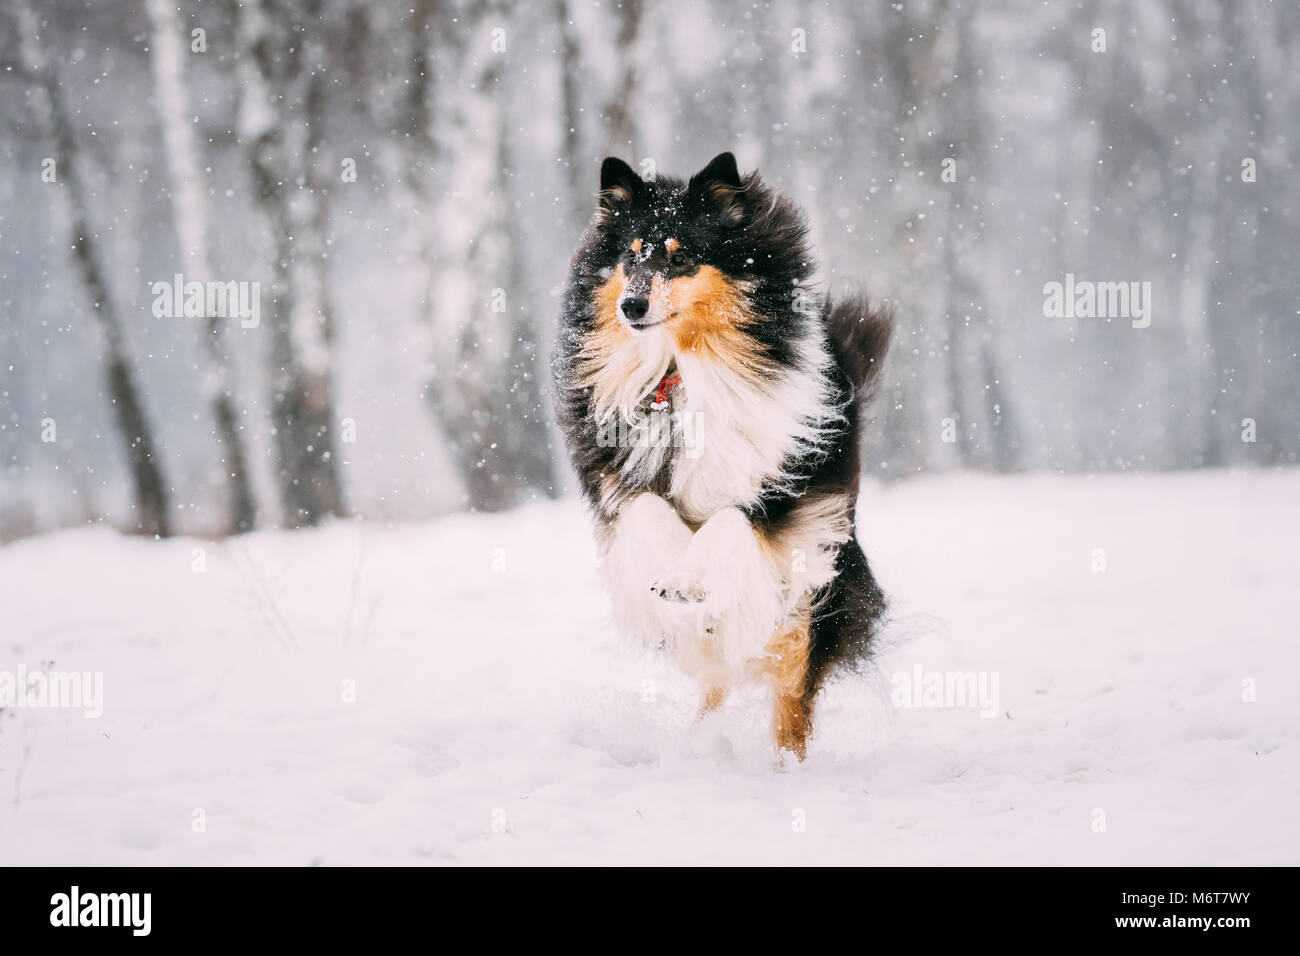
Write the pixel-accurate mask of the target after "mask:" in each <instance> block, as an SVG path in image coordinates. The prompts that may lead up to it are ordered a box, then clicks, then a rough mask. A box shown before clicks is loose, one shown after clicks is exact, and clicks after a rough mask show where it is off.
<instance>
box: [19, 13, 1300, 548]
mask: <svg viewBox="0 0 1300 956" xmlns="http://www.w3.org/2000/svg"><path fill="white" fill-rule="evenodd" d="M1298 41H1300V5H1297V4H1296V3H1294V2H1290V0H1287V2H1266V0H1243V2H1228V0H1199V2H1198V0H1186V2H1174V0H1147V2H1143V3H1125V2H1121V0H1079V2H1077V3H1062V4H1055V3H1023V2H1010V0H992V2H985V3H978V4H976V3H974V2H963V0H905V2H898V3H883V2H882V3H874V2H871V3H862V2H851V0H831V2H821V3H811V2H786V3H775V2H755V3H746V4H737V3H725V2H722V0H675V2H671V3H669V2H666V0H622V2H615V0H605V2H591V0H544V2H531V3H525V2H522V0H518V2H515V0H488V2H480V3H468V2H453V0H404V2H401V3H397V2H393V3H388V2H367V0H275V2H269V0H248V2H244V3H236V2H233V0H202V2H199V0H179V2H178V0H130V2H91V0H77V2H72V0H43V2H38V0H0V156H3V164H0V540H3V539H9V538H13V537H16V536H19V535H24V534H31V533H35V532H38V531H41V530H46V529H51V528H56V527H60V526H64V525H69V524H74V523H78V522H83V521H87V520H107V521H110V522H111V523H113V524H115V525H117V526H119V527H122V528H129V529H137V530H141V531H144V532H147V533H177V532H187V533H197V534H222V533H226V532H229V531H231V530H235V529H244V528H249V527H254V526H273V525H277V524H278V525H284V526H299V525H306V524H314V523H317V522H319V521H321V520H323V519H325V518H327V517H329V516H330V515H365V516H371V517H376V518H379V519H385V520H387V519H401V518H411V517H421V516H427V515H432V514H438V513H443V512H447V511H455V510H466V509H479V510H499V509H502V508H506V507H510V506H512V505H514V504H516V503H520V502H523V501H526V500H529V499H531V498H533V497H537V496H554V495H562V494H565V493H567V492H568V486H569V484H570V481H569V477H568V470H567V465H566V464H565V462H564V457H563V451H562V448H561V447H560V444H559V442H558V440H557V436H556V434H555V433H554V430H553V427H552V425H551V415H550V410H549V401H548V398H547V395H546V390H547V387H548V376H547V373H546V357H547V355H548V353H549V347H550V340H551V337H552V334H553V330H554V325H555V319H556V312H557V309H558V298H557V295H558V290H559V288H560V286H561V284H562V283H563V281H564V276H565V272H566V268H567V260H568V256H569V254H570V251H571V250H572V249H573V248H574V247H575V246H576V243H577V238H578V235H579V233H580V230H581V229H582V227H583V224H584V223H585V221H586V219H587V217H588V215H589V211H590V209H591V206H592V202H593V194H594V191H595V188H596V182H597V170H598V166H599V161H600V159H601V157H603V156H604V155H606V154H611V153H612V154H616V155H619V156H621V157H623V158H625V159H627V160H629V161H631V162H633V163H634V165H641V164H642V163H643V162H645V161H646V160H650V161H652V162H653V164H654V166H655V167H656V168H657V169H658V170H659V171H661V172H664V173H670V174H676V175H689V174H690V173H691V172H693V171H695V170H697V169H698V168H699V167H701V166H702V165H703V164H704V163H705V162H706V161H707V160H708V159H709V158H711V157H712V156H713V155H714V154H716V153H718V152H720V151H722V150H725V149H731V150H734V151H735V153H736V154H737V156H738V158H739V160H740V162H741V165H742V168H745V169H750V168H754V167H757V168H759V169H760V171H761V172H762V173H763V175H764V176H765V177H766V178H767V179H768V180H769V181H770V182H772V183H774V184H776V185H778V186H780V187H782V188H784V189H786V190H787V191H788V192H789V193H791V194H792V195H793V197H794V198H795V199H796V200H797V201H798V202H799V203H800V204H801V205H802V206H803V207H804V208H805V209H806V210H807V211H808V213H809V216H810V220H811V223H812V230H813V238H814V242H815V248H816V250H817V252H818V254H819V256H820V259H821V264H822V271H821V275H822V281H823V284H824V286H825V287H826V288H828V289H830V290H831V291H832V292H833V291H834V290H836V289H844V288H848V287H851V286H860V287H862V288H865V289H866V290H868V291H869V292H871V293H872V294H873V295H874V296H876V297H879V298H886V299H889V300H890V301H891V302H892V303H893V304H894V305H895V307H896V308H897V312H898V318H899V322H900V331H899V334H898V336H897V338H896V341H895V346H894V350H893V353H892V356H891V364H890V366H889V369H888V374H887V376H886V383H885V387H884V388H883V389H882V393H881V395H880V398H879V399H878V401H877V403H876V405H875V407H874V413H875V415H876V418H877V424H876V427H875V428H874V430H873V434H872V439H871V441H870V443H869V446H868V448H867V449H866V467H867V469H868V474H870V475H873V476H876V477H878V478H881V479H898V478H903V477H905V476H908V475H912V474H916V473H918V472H925V471H929V470H934V469H948V468H957V467H965V468H978V469H992V470H1001V471H1012V470H1021V469H1046V470H1059V471H1100V470H1151V469H1172V468H1190V467H1203V466H1226V465H1238V464H1244V463H1253V464H1257V465H1272V464H1281V463H1292V462H1295V461H1296V458H1297V453H1300V388H1297V382H1298V381H1300V376H1298V375H1297V372H1298V371H1300V361H1298V359H1297V354H1298V351H1300V315H1298V313H1297V310H1298V308H1300V306H1298V305H1297V302H1298V300H1300V268H1297V250H1298V249H1300V242H1298V241H1297V240H1300V218H1298V217H1297V215H1296V213H1297V209H1298V207H1300V180H1298V179H1297V176H1296V169H1295V163H1296V156H1297V149H1296V141H1295V140H1296V136H1297V133H1300V75H1298V73H1297V66H1296V64H1297V62H1300V57H1298V56H1297V53H1298V50H1297V43H1298ZM51 161H52V162H51ZM948 161H951V162H948ZM176 273H182V274H184V276H185V277H186V279H187V280H195V279H196V280H199V281H208V280H214V281H220V282H230V281H234V282H249V283H251V282H259V283H260V284H261V299H260V302H261V310H260V323H259V324H258V325H257V326H256V327H253V328H246V327H244V326H243V324H242V323H241V322H240V321H239V320H237V319H229V318H196V317H190V318H185V317H170V316H162V317H159V316H157V315H155V314H154V311H153V304H154V293H153V292H152V291H151V288H152V286H153V284H154V283H155V282H170V281H171V279H172V277H173V276H174V275H175V274H176ZM1066 273H1072V274H1074V275H1075V276H1076V277H1078V278H1079V279H1088V280H1095V281H1123V282H1128V281H1138V282H1150V283H1151V288H1152V295H1153V302H1152V311H1151V324H1150V326H1149V327H1148V328H1134V327H1133V325H1132V323H1131V322H1130V321H1128V320H1127V319H1118V320H1110V321H1108V320H1106V319H1103V318H1049V317H1047V316H1045V314H1044V307H1043V301H1044V293H1043V287H1044V284H1045V283H1048V282H1052V281H1063V279H1064V276H1065V274H1066Z"/></svg>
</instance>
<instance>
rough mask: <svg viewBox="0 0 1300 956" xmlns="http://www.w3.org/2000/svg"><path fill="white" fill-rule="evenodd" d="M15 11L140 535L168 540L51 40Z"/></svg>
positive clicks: (18, 7)
mask: <svg viewBox="0 0 1300 956" xmlns="http://www.w3.org/2000/svg"><path fill="white" fill-rule="evenodd" d="M14 12H15V14H16V21H17V27H18V33H19V46H20V51H21V54H22V67H23V69H24V71H25V72H26V74H27V76H28V77H29V78H30V81H31V90H32V97H31V102H32V106H33V109H34V111H35V113H36V115H37V118H38V121H40V122H41V123H42V124H43V125H44V126H45V127H46V129H47V131H48V133H49V136H50V139H51V142H52V143H53V146H54V153H55V156H54V159H55V160H56V167H55V168H56V170H57V176H58V180H57V181H59V182H61V183H62V184H63V194H64V196H65V197H66V198H67V235H68V247H69V248H70V249H71V251H72V260H73V264H74V266H75V268H76V272H77V275H78V278H79V279H80V281H81V285H82V287H83V289H84V290H85V293H86V298H87V301H88V304H89V306H90V313H91V315H92V316H93V317H94V321H95V327H96V328H97V329H98V331H99V335H100V340H101V343H102V346H103V358H104V373H105V379H106V382H107V386H108V399H109V401H110V403H111V404H112V406H113V415H114V419H115V421H116V423H117V428H118V433H119V434H120V435H121V437H122V441H123V443H124V445H125V452H126V460H127V465H128V469H129V472H130V475H131V482H132V487H133V491H134V517H135V520H134V526H135V528H136V530H137V531H139V532H140V533H142V534H149V535H158V536H166V535H168V534H170V531H171V516H170V514H169V510H168V509H169V489H168V486H167V483H166V481H165V480H164V478H163V473H162V465H161V462H160V458H159V453H158V448H157V445H156V443H155V439H154V432H153V427H152V425H151V423H150V420H149V416H148V415H147V414H146V412H145V407H144V401H143V399H142V397H141V393H140V388H139V384H138V382H137V379H136V376H137V373H136V370H135V368H134V364H133V362H132V360H131V355H130V348H129V346H128V344H127V338H126V330H125V328H124V327H123V324H122V320H121V316H120V315H119V313H118V310H117V307H116V304H115V301H114V298H113V292H112V289H111V288H110V287H109V283H108V279H107V276H106V274H105V271H104V252H103V250H102V249H101V248H100V245H99V242H98V239H97V236H96V233H95V231H94V229H93V228H92V227H91V225H90V220H89V216H90V214H89V209H88V205H87V199H86V190H85V187H84V184H83V181H82V172H81V168H80V167H81V163H82V157H81V149H80V146H79V144H78V142H77V137H76V135H75V133H74V132H73V127H72V120H71V118H70V116H69V114H68V109H67V105H66V103H65V102H64V98H63V89H62V86H61V84H60V82H59V78H58V76H57V75H56V72H55V66H54V64H53V59H52V57H51V55H50V44H49V40H48V35H47V33H46V31H45V29H44V27H43V26H42V25H41V24H40V23H39V22H38V20H37V17H36V14H35V12H34V11H33V10H32V8H31V5H30V3H29V0H15V6H14Z"/></svg>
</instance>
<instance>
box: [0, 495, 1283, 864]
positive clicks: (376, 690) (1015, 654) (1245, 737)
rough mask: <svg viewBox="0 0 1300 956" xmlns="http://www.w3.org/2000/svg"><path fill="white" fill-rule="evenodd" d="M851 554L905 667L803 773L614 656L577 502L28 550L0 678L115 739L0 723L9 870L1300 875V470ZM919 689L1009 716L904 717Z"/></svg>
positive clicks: (37, 723) (974, 518)
mask: <svg viewBox="0 0 1300 956" xmlns="http://www.w3.org/2000/svg"><path fill="white" fill-rule="evenodd" d="M858 524H859V534H860V536H861V537H862V540H863V542H864V544H865V546H866V549H867V552H868V554H869V556H870V558H871V560H872V562H873V564H874V566H875V568H876V570H877V573H878V575H879V576H880V577H881V579H882V581H883V583H884V585H885V586H886V588H887V589H888V590H889V591H890V593H891V594H892V596H893V602H894V609H893V623H892V624H891V626H890V629H889V631H888V635H887V638H888V640H887V646H886V647H884V649H883V650H882V652H881V654H880V657H879V660H878V664H877V671H876V674H875V676H874V677H870V678H866V679H864V678H851V679H846V680H842V681H840V682H837V683H836V684H834V685H833V686H832V687H831V688H830V690H829V691H828V692H827V693H826V694H825V696H824V698H823V700H822V703H821V707H820V713H819V715H818V722H817V734H816V736H815V737H814V739H813V742H812V745H811V748H810V753H809V758H808V761H807V762H806V763H805V764H803V765H793V764H792V763H787V765H786V766H785V767H783V768H778V767H777V766H776V764H775V761H774V759H773V756H772V753H771V751H770V750H769V749H768V744H767V737H766V725H767V713H768V712H767V706H766V702H765V701H763V700H761V699H760V698H758V697H757V696H755V695H750V696H748V697H744V696H741V695H733V697H732V699H731V700H730V701H729V702H728V705H727V706H726V707H725V708H724V709H723V711H722V712H720V713H719V714H717V715H715V716H713V717H710V718H709V719H707V720H706V721H704V722H703V723H702V724H698V725H695V724H693V717H694V711H695V705H696V700H695V696H694V689H693V687H692V686H691V685H690V684H689V683H688V682H687V681H685V680H684V679H683V678H681V677H680V676H678V675H676V674H675V673H674V672H673V671H672V669H671V667H670V666H669V664H668V662H667V661H665V660H663V659H661V658H658V657H654V656H645V655H642V654H640V653H638V652H635V651H633V650H631V649H628V648H626V647H624V646H622V645H621V644H620V643H619V641H618V639H617V638H616V637H615V635H614V634H613V632H612V631H611V629H610V627H609V625H608V623H607V618H608V611H609V606H608V602H607V600H606V598H605V596H604V595H603V593H601V592H600V590H599V588H598V585H597V580H596V575H595V572H594V567H593V561H594V549H593V546H592V543H591V536H590V530H589V527H588V524H587V521H586V519H585V516H584V515H583V513H582V511H581V508H580V507H579V505H578V504H577V503H576V502H574V501H565V502H556V503H542V504H537V505H533V506H530V507H528V508H525V509H523V510H520V511H516V512H513V513H510V514H504V515H494V516H486V517H472V516H457V517H450V518H446V519H443V520H440V521H436V522H432V523H426V524H420V525H405V526H397V527H393V528H384V527H380V526H376V525H368V524H357V523H351V522H340V523H337V524H335V525H333V526H331V527H328V528H324V529H320V530H316V531H308V532H299V533H292V534H288V533H277V532H261V533H257V534H254V535H251V536H249V537H246V538H243V539H239V540H236V541H232V542H226V543H220V544H210V543H204V542H198V541H194V540H173V541H168V542H165V543H156V542H150V541H144V540H139V539H132V538H125V537H122V536H120V535H117V534H115V533H113V532H110V531H108V530H104V529H99V528H95V529H85V530H76V531H70V532H63V533H59V534H53V535H48V536H45V537H41V538H36V539H31V540H26V541H21V542H18V543H15V544H12V545H10V546H8V547H5V548H3V549H0V626H2V628H3V629H2V631H0V671H4V670H8V671H11V672H12V671H15V670H16V668H17V667H18V666H19V665H20V664H23V665H26V666H27V667H29V668H33V669H35V668H38V667H40V666H41V663H42V662H51V661H52V662H53V663H52V665H47V666H52V667H53V669H54V670H56V671H60V670H77V671H102V672H103V674H104V705H105V712H104V715H103V717H101V718H100V719H98V720H95V719H86V718H84V717H82V716H81V714H80V712H73V711H66V710H57V711H55V710H34V709H17V710H14V709H10V710H9V711H7V712H5V713H3V714H0V864H54V863H64V864H133V863H141V864H144V863H152V864H203V865H210V864H233V863H281V864H308V863H321V864H325V865H331V864H349V863H411V864H421V863H588V862H597V863H694V862H699V863H705V862H710V863H711V862H729V863H781V864H798V863H867V864H877V863H884V864H893V863H906V864H919V863H949V864H962V863H1048V864H1057V863H1084V864H1102V863H1119V864H1136V863H1143V864H1259V863H1270V864H1280V863H1289V864H1296V863H1300V825H1298V824H1297V822H1296V819H1297V814H1296V812H1295V809H1296V799H1297V794H1300V757H1298V754H1300V751H1298V749H1297V742H1298V741H1297V736H1298V735H1300V726H1298V721H1297V715H1298V714H1300V703H1298V700H1297V695H1296V693H1295V690H1294V686H1293V685H1294V682H1295V677H1294V674H1295V671H1296V670H1297V667H1298V665H1300V649H1298V648H1297V642H1296V626H1297V625H1296V622H1297V621H1300V591H1298V589H1297V572H1298V571H1300V562H1298V561H1297V543H1298V542H1300V470H1290V471H1286V472H1281V473H1261V472H1240V473H1237V472H1217V473H1207V472H1202V473H1186V474H1168V475H1146V476H1120V475H1108V476H1100V477H1070V478H1059V477H1054V476H1047V475H1031V476H1023V477H1016V478H998V477H987V476H965V475H963V476H949V477H941V478H922V479H918V480H915V481H911V482H907V483H903V484H899V485H891V486H872V487H869V488H868V489H867V490H866V492H865V493H864V497H863V501H862V507H861V513H860V515H859V522H858ZM196 548H202V549H203V551H204V554H203V559H204V561H205V562H206V570H204V571H202V572H196V571H195V570H194V566H195V560H196V555H195V549H196ZM1095 549H1103V550H1104V560H1105V570H1104V571H1100V572H1098V571H1095V570H1094V567H1095V566H1096V565H1097V564H1098V562H1099V560H1100V556H1099V555H1098V553H1097V552H1096V551H1095ZM916 665H920V666H921V667H922V668H923V669H924V670H926V671H962V672H964V671H974V672H991V673H996V675H997V678H998V685H997V686H998V695H999V699H998V707H997V716H996V717H994V718H992V719H985V718H982V717H981V716H980V715H979V712H978V711H977V710H975V709H948V710H939V709H927V708H916V709H896V708H895V707H893V706H892V705H891V701H890V695H891V686H892V683H891V677H890V675H892V674H893V673H895V672H898V671H903V672H908V673H910V672H911V671H912V669H913V668H914V667H915V666H916ZM1248 680H1253V681H1255V682H1256V684H1255V687H1256V694H1257V699H1256V700H1255V701H1254V702H1246V701H1243V681H1248ZM345 681H352V682H355V684H354V686H355V697H356V699H355V702H348V701H347V700H345V696H347V695H346V694H345V685H344V682H345ZM196 809H201V810H202V811H203V812H204V814H205V818H206V830H205V831H204V832H195V830H194V827H193V820H194V818H195V817H194V811H195V810H196ZM1097 810H1101V811H1102V812H1104V822H1105V831H1104V832H1096V830H1095V827H1096V825H1097V821H1098V820H1099V819H1100V817H1099V816H1098V814H1097V813H1096V811H1097Z"/></svg>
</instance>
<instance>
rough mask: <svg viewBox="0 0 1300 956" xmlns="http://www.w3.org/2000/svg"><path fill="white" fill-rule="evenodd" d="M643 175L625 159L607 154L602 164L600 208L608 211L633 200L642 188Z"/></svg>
mask: <svg viewBox="0 0 1300 956" xmlns="http://www.w3.org/2000/svg"><path fill="white" fill-rule="evenodd" d="M642 185H644V184H643V183H642V182H641V177H640V176H638V175H637V174H636V171H635V170H634V169H633V168H632V167H631V166H629V165H628V164H627V163H625V162H623V160H621V159H618V158H617V157H614V156H606V157H605V161H604V162H603V163H601V164H600V196H599V202H600V208H601V209H603V210H605V211H606V212H608V211H610V210H612V209H615V208H617V207H618V206H620V205H622V204H624V203H628V202H631V201H632V199H633V198H634V197H635V196H636V194H637V192H638V191H639V190H640V189H641V187H642Z"/></svg>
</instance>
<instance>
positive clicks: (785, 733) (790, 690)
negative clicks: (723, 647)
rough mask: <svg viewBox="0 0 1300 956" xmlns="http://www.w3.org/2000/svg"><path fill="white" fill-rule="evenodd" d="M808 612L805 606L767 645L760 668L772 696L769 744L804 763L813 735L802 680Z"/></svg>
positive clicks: (807, 636)
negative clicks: (769, 685) (770, 688)
mask: <svg viewBox="0 0 1300 956" xmlns="http://www.w3.org/2000/svg"><path fill="white" fill-rule="evenodd" d="M808 628H809V612H808V608H807V606H806V604H805V606H803V607H801V608H800V610H799V613H798V614H796V615H795V617H794V618H793V619H792V620H791V621H790V622H789V624H788V625H787V626H786V627H785V628H783V629H782V630H781V631H780V632H778V633H777V635H776V636H775V637H773V638H772V640H771V641H770V642H768V645H767V650H766V656H765V657H764V659H763V668H764V670H765V671H766V675H767V679H768V682H769V683H770V684H771V686H772V691H773V693H774V695H775V698H776V699H775V703H774V705H773V708H772V742H773V743H774V744H775V745H776V748H777V751H778V752H780V751H782V750H788V751H789V752H790V753H792V754H794V755H795V756H796V757H798V758H799V760H801V761H802V760H803V759H804V757H805V756H806V754H807V750H808V736H809V734H811V733H812V714H810V713H809V712H808V708H806V707H805V706H804V700H803V691H804V678H805V677H806V676H807V674H808V642H809V634H808Z"/></svg>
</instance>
